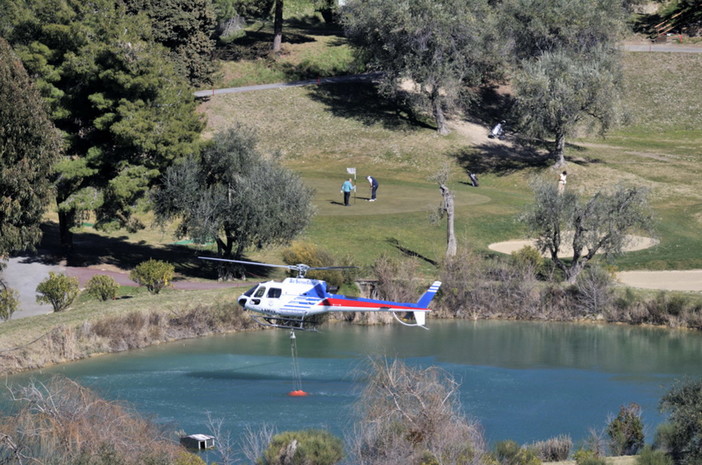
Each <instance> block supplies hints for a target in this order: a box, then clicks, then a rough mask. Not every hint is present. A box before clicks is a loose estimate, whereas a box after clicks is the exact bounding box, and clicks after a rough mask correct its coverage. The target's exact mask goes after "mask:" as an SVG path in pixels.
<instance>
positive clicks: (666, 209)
mask: <svg viewBox="0 0 702 465" xmlns="http://www.w3.org/2000/svg"><path fill="white" fill-rule="evenodd" d="M286 31H287V32H286V34H288V35H287V36H286V37H292V38H294V39H295V40H293V41H292V43H290V42H287V43H285V44H284V53H283V54H282V55H281V56H280V57H279V58H277V59H275V60H273V59H271V58H270V57H263V58H260V57H259V58H256V59H251V60H240V61H236V62H223V63H222V74H221V75H222V81H220V82H219V85H222V86H225V85H238V84H244V83H246V84H260V83H270V82H279V81H281V80H294V79H292V78H296V77H300V76H304V75H305V73H306V71H304V70H305V69H307V70H309V69H313V68H319V69H320V71H319V73H320V74H322V75H324V73H331V74H335V73H343V72H351V71H353V69H352V65H351V63H352V59H351V53H350V50H349V48H348V46H347V45H346V43H345V41H344V39H343V38H340V37H339V36H338V35H336V34H335V33H334V31H333V30H330V29H329V28H327V27H326V26H325V25H323V24H319V23H317V22H314V21H310V20H307V23H306V24H305V23H302V22H295V24H294V25H293V26H292V27H289V28H286ZM268 33H269V31H268V30H267V29H266V28H265V27H264V29H263V35H261V36H260V37H259V38H261V40H264V39H265V40H268V39H267V38H266V37H267V36H266V34H268ZM623 64H624V69H625V84H626V86H625V87H626V89H625V90H626V92H625V96H624V97H625V102H626V105H627V108H628V111H629V113H628V114H629V118H628V121H627V123H626V124H625V125H622V126H620V127H617V128H615V129H613V130H612V131H611V132H610V133H609V134H608V135H607V137H606V138H605V139H602V138H599V137H597V136H584V137H581V138H578V139H573V140H570V141H569V145H568V147H567V151H566V158H567V159H568V160H569V162H570V163H569V164H568V172H569V177H568V181H569V182H568V186H569V188H571V189H577V190H579V191H582V192H583V193H584V194H591V193H593V192H595V191H596V190H598V189H600V188H603V187H605V186H608V185H613V184H616V183H619V182H624V183H633V184H636V185H640V186H646V187H648V188H650V191H651V201H652V205H653V207H654V209H655V211H656V214H657V216H658V217H659V223H658V228H657V234H658V238H659V239H660V241H661V243H660V245H659V246H657V247H654V248H652V249H649V250H645V251H639V252H633V253H629V254H626V255H625V256H623V257H621V258H619V259H618V260H617V261H616V262H615V265H616V266H617V267H619V268H620V269H689V268H699V267H702V237H701V236H700V234H699V232H698V231H699V230H700V226H702V189H700V187H701V186H702V182H700V181H699V179H701V178H702V164H701V163H700V162H701V161H702V126H700V121H702V80H700V79H699V74H700V71H702V55H701V54H676V53H665V54H663V53H624V54H623ZM200 110H201V111H202V113H203V114H204V115H205V116H206V118H207V129H206V134H205V136H206V137H210V136H211V135H212V134H213V133H214V132H216V131H218V130H220V129H222V128H226V127H229V126H231V125H233V124H235V123H237V122H238V123H243V124H245V125H248V126H252V127H254V128H255V129H256V131H257V134H258V137H259V139H260V142H259V146H260V148H261V149H262V150H264V151H265V152H271V153H272V152H279V153H280V154H281V156H282V158H281V159H282V161H283V162H284V163H285V164H286V165H287V166H288V167H290V168H291V169H293V170H295V171H297V172H298V173H300V175H301V176H302V177H303V179H304V181H305V182H306V183H308V184H309V185H310V186H312V187H313V188H314V189H315V190H316V196H315V205H316V207H317V211H318V213H317V215H316V216H315V218H314V219H313V221H312V224H311V226H310V227H309V228H308V230H307V231H306V233H305V234H304V236H303V237H302V238H301V239H303V240H307V241H310V242H313V243H315V244H317V245H319V246H321V247H323V248H325V249H327V250H328V251H330V252H331V253H332V254H333V255H335V256H337V257H342V256H345V255H351V256H353V257H354V259H355V261H356V262H357V263H358V264H360V265H368V264H371V263H372V262H373V261H374V260H375V259H376V258H377V257H378V256H380V255H381V254H383V253H386V254H390V255H394V256H403V255H415V256H420V257H424V258H426V259H427V260H420V261H421V262H422V263H423V264H425V265H424V268H423V269H424V270H425V272H427V274H435V273H436V270H434V269H432V268H431V266H430V265H428V263H429V261H434V262H436V261H439V260H440V259H441V257H442V256H443V253H444V248H445V224H443V223H440V224H431V223H430V222H429V213H430V211H431V210H434V209H436V207H437V206H438V204H439V201H440V194H439V190H438V187H437V185H436V184H435V183H433V182H431V181H430V180H429V178H430V176H431V175H432V174H434V173H435V172H436V171H437V170H438V169H439V167H441V166H442V165H443V164H445V163H450V164H451V166H452V167H453V172H452V180H451V183H450V186H451V188H452V190H453V192H454V194H455V196H456V203H457V207H456V215H457V218H456V233H457V236H458V240H459V246H462V247H472V248H475V249H477V250H478V251H481V252H483V253H486V254H488V253H492V252H490V251H488V249H487V246H488V244H490V243H492V242H498V241H504V240H509V239H518V238H522V237H523V230H522V228H521V226H520V225H519V224H518V223H517V222H516V220H515V218H516V215H517V214H518V213H519V212H520V211H521V210H522V209H523V208H524V207H525V206H526V205H527V204H528V203H529V202H530V201H531V198H532V194H531V191H530V189H529V180H530V178H532V177H534V176H542V177H546V178H548V179H553V180H554V182H556V180H557V172H556V171H555V170H554V169H552V168H551V167H550V165H551V163H552V162H551V161H550V160H548V159H546V158H545V157H543V156H541V157H539V156H533V155H531V156H526V157H523V156H520V154H518V153H516V150H517V149H513V148H508V149H506V150H504V149H502V150H495V149H494V148H491V147H490V146H487V145H485V146H474V145H473V144H472V143H471V139H470V138H469V137H468V136H466V135H465V134H463V133H461V132H458V131H455V132H453V133H452V134H450V135H449V136H446V137H441V136H439V135H437V133H436V132H435V130H434V128H433V127H432V125H431V122H430V121H429V122H428V123H427V120H425V121H416V120H413V119H412V118H411V117H410V116H409V114H408V112H407V111H405V109H403V108H397V107H395V106H394V105H391V104H389V103H388V102H386V101H384V100H383V99H382V98H379V97H378V96H377V95H376V93H375V90H374V89H373V87H372V86H370V85H366V84H343V85H325V86H308V87H297V88H285V89H275V90H266V91H255V92H247V93H239V94H228V95H221V96H217V97H215V98H212V99H210V100H209V101H205V102H203V103H202V104H201V107H200ZM459 120H460V118H459ZM487 130H488V128H487V126H486V127H485V128H484V131H485V133H487ZM347 167H355V168H356V169H357V170H358V175H359V180H358V185H359V190H358V193H357V196H358V197H359V198H358V199H357V200H356V201H355V203H354V205H353V206H352V207H349V208H345V207H343V206H341V205H340V203H341V194H340V193H339V187H340V185H341V183H342V181H343V180H344V178H346V177H347V174H346V168H347ZM466 169H471V170H477V171H478V174H479V176H480V181H481V187H480V188H478V189H476V188H472V187H469V186H468V185H467V180H468V179H467V173H466ZM368 174H372V175H373V176H375V177H376V178H378V179H379V181H380V189H379V193H378V199H379V200H378V201H377V202H375V203H368V202H366V201H364V200H361V199H360V198H361V197H366V196H367V195H368V188H367V183H366V182H365V180H364V179H363V177H365V176H366V175H368ZM145 222H146V224H147V225H150V224H151V221H150V219H147V221H145ZM172 231H173V227H172V226H170V227H168V228H166V229H165V230H159V229H155V228H153V227H152V228H148V229H147V230H145V231H142V232H140V233H138V234H136V235H126V234H124V232H121V231H120V232H118V233H116V234H114V235H112V236H111V239H112V240H113V242H114V241H120V242H122V243H124V245H125V246H129V245H132V246H135V245H139V244H141V245H145V246H155V247H156V248H155V249H149V248H148V247H145V248H144V249H143V251H142V252H143V253H146V254H148V253H149V250H152V251H154V252H156V251H158V252H159V253H161V252H163V253H168V254H175V253H176V252H177V254H176V255H175V259H176V260H180V261H183V263H184V264H183V265H182V266H180V268H179V269H178V271H179V272H181V273H183V274H185V275H188V276H198V277H206V276H207V273H201V272H198V267H199V266H200V265H199V264H198V263H197V261H193V260H190V259H188V258H187V256H188V252H187V251H188V250H191V252H190V256H191V257H192V255H195V254H197V253H198V251H202V250H205V251H206V250H208V248H207V247H200V248H193V249H188V248H187V247H186V248H179V249H177V250H176V249H173V247H172V246H171V245H170V244H172V243H173V242H175V241H176V239H175V238H174V237H173V236H172ZM108 248H109V247H108ZM280 250H281V249H280V248H278V247H273V248H265V249H263V250H251V251H249V253H248V258H250V259H253V260H263V261H269V262H280ZM113 255H114V256H117V255H118V254H117V253H113ZM132 255H135V257H136V255H139V254H132ZM114 256H113V257H112V260H114V261H115V262H117V264H118V266H123V267H124V266H125V264H126V265H130V264H132V265H133V264H134V263H135V262H136V261H137V258H138V257H136V258H134V259H133V260H131V261H126V260H122V259H121V258H120V257H119V256H117V257H114ZM139 256H140V257H141V258H142V259H144V260H145V259H146V258H149V257H148V256H144V255H143V254H142V255H139ZM183 257H185V258H183Z"/></svg>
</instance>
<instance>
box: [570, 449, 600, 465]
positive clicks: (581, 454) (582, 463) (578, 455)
mask: <svg viewBox="0 0 702 465" xmlns="http://www.w3.org/2000/svg"><path fill="white" fill-rule="evenodd" d="M573 457H574V458H575V463H576V464H577V465H607V461H606V460H605V459H604V458H602V457H599V456H598V455H597V454H596V453H595V452H593V451H591V450H587V449H578V450H577V451H576V452H575V454H573Z"/></svg>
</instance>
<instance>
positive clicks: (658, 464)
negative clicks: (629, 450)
mask: <svg viewBox="0 0 702 465" xmlns="http://www.w3.org/2000/svg"><path fill="white" fill-rule="evenodd" d="M636 465H673V459H671V458H670V457H668V456H667V455H666V454H665V452H663V451H662V450H655V449H653V448H652V447H651V446H646V447H644V448H643V449H642V450H641V453H640V454H639V456H638V457H636Z"/></svg>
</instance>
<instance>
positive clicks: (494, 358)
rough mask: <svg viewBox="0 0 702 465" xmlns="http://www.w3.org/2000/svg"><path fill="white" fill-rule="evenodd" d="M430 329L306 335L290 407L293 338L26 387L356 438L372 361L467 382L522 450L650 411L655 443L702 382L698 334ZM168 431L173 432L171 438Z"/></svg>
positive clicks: (115, 366) (180, 354)
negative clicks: (668, 411) (395, 360)
mask: <svg viewBox="0 0 702 465" xmlns="http://www.w3.org/2000/svg"><path fill="white" fill-rule="evenodd" d="M430 323H431V324H430V326H431V330H430V331H423V330H419V329H416V328H405V327H401V326H399V325H390V326H385V327H371V328H367V327H356V326H347V325H336V326H332V327H327V328H324V330H323V331H322V332H320V333H303V334H298V336H297V348H298V354H299V356H300V362H299V365H300V369H301V372H302V387H303V389H304V390H305V391H308V392H309V393H310V394H311V395H310V396H309V397H303V398H291V397H288V396H287V393H288V392H289V391H290V390H292V386H293V385H292V379H291V376H292V374H291V368H292V366H291V362H290V339H289V334H288V333H287V332H285V331H278V330H275V331H260V332H255V333H246V334H234V335H228V336H218V337H210V338H206V339H199V340H189V341H181V342H176V343H172V344H164V345H161V346H156V347H152V348H149V349H145V350H140V351H135V352H131V353H127V354H116V355H107V356H103V357H98V358H94V359H91V360H86V361H82V362H77V363H73V364H68V365H64V366H59V367H53V368H50V369H45V370H41V371H38V372H33V373H31V374H23V375H19V376H15V377H12V378H10V380H9V382H10V383H15V382H23V381H25V380H26V379H27V378H29V377H30V376H32V377H35V378H36V377H40V378H41V377H47V376H51V375H52V374H55V373H61V374H63V375H66V376H69V377H70V378H72V379H75V380H77V381H78V382H80V383H81V384H83V385H86V386H89V387H91V388H93V389H94V390H96V391H97V392H99V393H100V394H101V395H103V396H104V397H106V398H109V399H119V400H123V401H127V402H130V403H132V404H133V405H134V406H135V407H136V408H137V409H138V410H139V411H141V412H142V413H144V414H146V415H149V416H153V417H154V418H155V419H156V420H157V421H159V422H162V423H168V424H172V426H173V429H183V430H185V431H186V432H187V433H198V432H199V433H206V432H208V431H207V412H211V414H212V416H213V417H215V418H222V419H223V420H224V425H225V427H226V428H228V429H229V431H231V432H232V434H233V435H234V436H237V435H238V434H239V433H240V432H241V431H242V430H243V429H244V428H245V427H246V426H247V425H249V426H253V427H254V428H255V427H256V426H259V425H262V424H273V425H275V426H276V428H277V430H278V431H284V430H290V429H303V428H328V429H330V430H331V431H332V432H334V433H335V434H338V435H343V434H345V433H346V432H348V431H350V429H351V425H352V421H353V403H354V401H355V400H356V398H357V394H358V391H359V389H360V388H361V387H362V384H363V378H362V375H361V372H362V368H363V366H364V362H365V360H366V359H367V357H368V356H386V357H399V358H402V359H403V360H405V361H406V362H407V363H409V364H411V365H415V366H421V367H425V366H429V365H438V366H441V367H443V368H444V369H445V370H446V371H448V372H449V373H451V374H452V375H453V376H454V377H455V378H456V379H457V380H459V381H460V382H461V401H462V403H463V407H464V410H465V411H466V413H467V414H468V415H471V416H473V417H475V418H476V419H478V420H479V421H480V423H481V424H482V425H483V427H484V429H485V434H486V436H487V438H488V440H490V441H491V442H495V441H499V440H503V439H514V440H516V441H518V442H520V443H525V442H531V441H537V440H543V439H548V438H550V437H553V436H556V435H558V434H570V435H571V437H572V438H573V439H574V440H575V441H578V440H580V439H583V438H585V437H586V436H587V435H588V432H589V430H590V429H591V428H602V427H603V426H604V425H605V423H606V420H607V417H608V416H609V415H610V414H616V412H617V411H618V410H619V407H620V406H622V405H624V404H628V403H630V402H637V403H639V404H640V405H641V406H642V407H643V419H644V423H645V425H646V433H647V439H648V440H650V439H651V437H652V434H653V431H654V429H655V426H656V425H657V424H659V423H660V422H661V421H662V420H663V418H662V417H661V416H660V414H659V413H658V412H657V407H658V401H659V399H660V397H661V396H662V395H663V394H664V393H665V392H666V391H667V390H668V389H669V388H670V386H671V385H672V383H673V382H674V380H675V379H679V378H682V377H683V376H686V375H687V376H692V377H699V376H702V364H700V363H699V360H700V356H701V355H702V335H700V334H699V333H694V332H683V331H670V330H662V329H654V328H633V327H625V326H597V325H569V324H558V323H525V322H504V321H478V322H466V321H460V322H434V321H432V322H430ZM169 426H170V425H169Z"/></svg>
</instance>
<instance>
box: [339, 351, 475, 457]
mask: <svg viewBox="0 0 702 465" xmlns="http://www.w3.org/2000/svg"><path fill="white" fill-rule="evenodd" d="M364 379H365V380H366V381H367V382H366V387H365V389H364V390H363V393H362V394H361V396H360V397H359V399H358V401H357V403H356V406H357V408H358V411H359V417H360V418H361V420H360V421H359V423H357V425H356V428H355V432H356V433H355V434H354V436H353V438H352V442H351V444H350V445H349V446H350V450H351V454H352V459H354V460H350V461H349V463H363V464H365V465H387V464H421V463H426V464H432V463H460V464H463V465H478V464H484V463H486V462H485V461H486V459H488V455H487V454H486V452H485V440H484V438H483V436H482V432H481V428H480V425H478V424H477V423H476V422H474V421H470V420H468V419H467V418H466V417H465V416H463V414H462V409H461V406H460V403H459V399H458V396H457V392H458V383H457V382H456V381H455V380H454V379H452V378H451V377H450V376H449V375H448V374H447V373H445V372H444V371H443V370H440V369H438V368H437V367H429V368H426V369H423V370H420V369H415V368H410V367H408V366H407V365H405V364H404V363H402V362H400V361H397V360H396V361H394V362H392V363H389V362H387V361H383V360H372V361H371V367H370V371H369V372H367V373H365V374H364ZM439 459H440V460H439Z"/></svg>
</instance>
